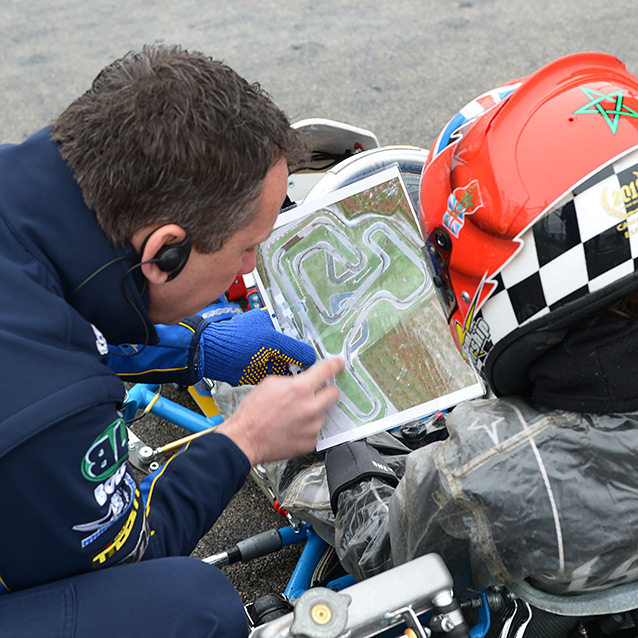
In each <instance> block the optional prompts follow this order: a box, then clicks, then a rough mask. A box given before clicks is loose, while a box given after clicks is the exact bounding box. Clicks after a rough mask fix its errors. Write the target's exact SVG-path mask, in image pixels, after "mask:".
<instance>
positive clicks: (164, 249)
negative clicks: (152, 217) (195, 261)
mask: <svg viewBox="0 0 638 638" xmlns="http://www.w3.org/2000/svg"><path fill="white" fill-rule="evenodd" d="M138 233H139V235H138ZM138 233H136V236H137V237H135V238H134V240H133V242H132V243H133V245H134V246H135V243H136V242H135V239H137V240H138V243H140V247H139V252H140V263H141V267H140V269H141V271H142V274H143V275H144V277H146V279H147V280H148V281H149V283H153V284H163V283H165V282H166V281H170V280H171V279H173V278H174V277H175V276H176V275H177V274H178V273H179V272H180V271H181V269H182V268H183V267H184V265H185V264H186V261H187V260H188V256H189V254H190V237H189V235H188V232H187V231H186V229H184V228H182V227H181V226H179V225H178V224H164V225H163V226H158V227H156V228H154V229H150V232H149V230H148V229H141V230H140V231H138ZM143 233H145V234H144V238H143V239H142V240H141V242H140V241H139V240H140V238H141V236H142V234H143Z"/></svg>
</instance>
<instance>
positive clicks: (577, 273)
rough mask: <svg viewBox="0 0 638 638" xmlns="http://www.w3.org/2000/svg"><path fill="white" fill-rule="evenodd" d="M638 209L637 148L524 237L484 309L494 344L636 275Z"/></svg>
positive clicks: (564, 201) (565, 200)
mask: <svg viewBox="0 0 638 638" xmlns="http://www.w3.org/2000/svg"><path fill="white" fill-rule="evenodd" d="M623 187H624V188H623ZM634 193H635V194H636V197H634V196H633V194H634ZM623 194H625V197H623ZM637 212H638V150H634V151H632V152H630V153H628V154H626V155H624V156H623V157H622V158H620V159H618V160H616V161H615V162H613V163H611V164H609V165H607V166H605V167H604V168H602V169H601V170H599V171H598V172H597V173H595V174H594V175H592V176H591V177H589V178H588V179H586V180H585V181H584V182H582V183H581V184H579V185H578V186H577V187H576V188H574V189H573V191H571V192H570V193H569V194H568V195H567V196H566V197H564V198H562V200H561V201H560V203H559V204H557V205H556V206H554V207H553V208H552V209H551V211H550V212H549V213H548V214H545V215H544V216H543V217H542V218H541V219H540V220H539V221H537V222H536V223H535V224H534V225H533V226H532V227H531V228H529V229H528V230H526V231H525V232H524V233H523V234H522V235H521V236H520V237H518V238H517V239H519V240H520V241H521V242H522V247H521V249H520V250H519V252H518V253H517V254H516V255H515V256H514V257H513V258H512V259H511V260H510V261H509V262H508V263H507V264H506V265H505V266H504V267H503V268H502V269H501V271H500V272H499V273H498V274H497V275H495V276H494V277H491V278H490V281H494V282H495V283H496V284H497V288H496V289H495V290H494V292H493V293H492V294H491V295H490V297H489V298H488V299H487V301H486V302H485V304H484V305H483V307H482V309H481V313H480V314H481V316H482V317H483V318H484V319H485V320H486V321H487V322H488V324H489V326H490V333H491V341H492V343H497V342H498V341H500V340H501V339H502V338H503V337H505V336H506V335H508V334H510V333H511V332H513V331H514V330H515V329H516V328H518V327H519V326H521V325H523V324H525V323H526V322H528V321H530V320H532V319H537V318H539V317H541V316H542V315H543V314H546V313H548V312H550V311H552V310H554V309H555V308H558V307H560V306H562V305H564V304H566V303H568V302H570V301H573V300H574V299H578V298H580V297H583V296H584V295H586V294H588V293H590V292H595V291H596V290H600V289H601V288H604V287H605V286H607V285H609V284H611V283H613V282H614V281H617V280H618V279H621V278H622V277H625V276H627V275H630V274H631V273H633V272H634V271H635V270H636V269H637V268H638V214H636V213H637Z"/></svg>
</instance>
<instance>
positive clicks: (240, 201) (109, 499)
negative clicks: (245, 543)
mask: <svg viewBox="0 0 638 638" xmlns="http://www.w3.org/2000/svg"><path fill="white" fill-rule="evenodd" d="M299 148H300V145H299V140H298V139H297V134H296V133H295V131H294V130H293V129H292V128H291V127H290V124H289V122H288V120H287V118H286V116H285V115H284V114H283V113H282V112H281V111H280V110H279V109H278V108H277V107H276V106H275V105H274V104H273V102H272V101H271V100H270V98H269V97H268V96H267V95H266V94H265V93H264V91H263V90H261V88H260V87H259V86H257V85H250V84H248V83H247V82H246V81H245V80H243V79H242V78H240V77H239V76H238V75H237V74H236V73H235V72H234V71H232V70H231V69H230V68H228V67H227V66H225V65H224V64H222V63H220V62H217V61H214V60H212V59H210V58H208V57H206V56H204V55H202V54H200V53H194V52H187V51H184V50H182V49H181V48H179V47H165V46H158V47H145V48H144V49H143V50H142V51H141V52H139V53H130V54H127V55H126V56H124V57H123V58H121V59H120V60H116V61H115V62H113V63H112V64H111V65H109V66H108V67H107V68H105V69H104V70H103V71H102V72H101V73H100V74H99V75H98V77H97V78H96V79H95V81H94V83H93V86H92V87H91V89H90V90H89V91H87V92H86V93H85V94H84V95H83V96H81V97H80V98H78V99H77V100H76V101H75V102H73V103H72V104H71V105H70V106H69V107H68V108H67V109H66V110H65V111H64V113H62V114H61V115H60V116H59V117H58V118H57V119H56V120H55V121H54V122H53V123H52V125H51V127H50V128H45V129H44V130H42V131H40V132H39V133H37V134H35V135H34V136H33V137H31V138H29V139H28V140H26V141H25V142H23V143H22V144H19V145H7V146H3V147H0V245H1V247H0V265H1V267H2V272H3V276H2V280H1V282H0V290H1V291H2V298H3V304H2V310H0V352H2V362H3V370H4V371H5V373H4V374H3V376H2V387H3V401H2V407H1V408H0V457H1V461H0V480H1V481H2V485H3V489H2V493H1V495H0V512H1V513H2V521H3V524H2V526H0V590H1V592H2V595H0V617H1V618H2V625H1V629H0V633H5V632H6V633H7V634H9V635H12V636H35V635H38V636H45V635H46V636H76V635H77V636H85V635H91V636H96V637H97V636H115V635H119V636H124V635H131V636H133V635H135V636H140V635H157V636H184V635H188V636H198V635H207V636H208V635H210V636H229V637H231V636H232V637H233V638H236V637H238V636H242V635H246V634H247V624H246V619H245V615H244V612H243V608H242V605H241V602H240V600H239V597H238V596H237V594H236V593H235V592H234V590H233V589H232V587H231V586H230V584H229V583H228V581H227V580H226V579H225V578H224V576H223V575H222V574H221V573H220V572H219V571H218V570H217V569H215V568H212V567H210V566H208V565H206V564H204V563H202V562H200V561H196V560H194V559H190V558H187V556H188V555H189V554H190V553H191V551H192V550H193V548H194V547H195V545H196V543H197V542H198V540H199V538H200V537H201V536H202V535H203V534H204V533H205V532H206V531H207V530H208V529H209V528H210V527H211V525H212V524H213V523H214V521H215V520H216V518H217V517H218V515H219V514H220V513H221V511H222V510H223V509H224V507H225V506H226V504H227V503H228V501H229V500H230V498H231V497H232V496H233V495H234V494H235V493H236V491H237V490H238V489H239V488H240V486H241V485H242V484H243V482H244V480H245V478H246V475H247V473H248V471H249V470H250V467H251V465H253V464H256V463H260V462H263V461H268V460H274V459H280V458H285V457H288V456H294V455H296V454H300V453H303V452H307V451H309V450H311V449H313V448H314V446H315V444H316V438H317V435H318V432H319V429H320V427H321V425H322V423H323V419H324V412H325V409H326V408H327V407H328V406H329V405H331V404H332V403H334V402H335V401H336V399H337V391H336V389H335V388H334V387H332V386H329V385H328V386H327V385H326V381H328V380H329V379H330V377H332V376H333V375H334V374H336V373H337V372H338V371H339V370H340V369H341V366H342V363H341V362H340V361H339V360H333V361H327V362H322V363H318V364H316V365H314V366H312V364H313V363H314V362H315V355H314V352H313V351H312V348H310V347H309V346H308V345H306V344H304V343H301V342H298V341H295V340H294V339H290V338H288V337H286V336H284V335H282V334H279V333H278V332H276V331H275V330H274V328H273V327H272V324H271V323H270V320H269V317H268V315H267V313H265V312H263V311H261V310H257V311H250V312H247V313H244V314H239V315H237V316H235V317H234V318H232V319H229V320H226V321H220V322H212V323H211V322H209V321H207V320H205V319H204V318H203V316H201V315H198V314H194V313H198V312H200V311H201V310H202V309H203V308H205V307H206V306H207V305H208V304H210V303H211V302H213V301H215V300H216V299H217V298H218V297H220V295H222V294H223V293H224V292H225V291H226V290H227V288H228V287H229V286H230V284H232V282H233V281H234V279H235V278H236V277H237V276H238V275H241V274H244V273H247V272H250V271H251V270H252V269H253V268H254V263H255V251H256V248H257V246H258V244H259V243H260V242H261V241H263V240H264V239H265V238H266V237H267V236H268V234H269V233H270V230H271V229H272V226H273V224H274V222H275V220H276V218H277V215H278V212H279V209H280V207H281V205H282V202H283V200H284V198H285V194H286V189H287V182H288V166H289V164H290V163H292V162H294V161H295V160H296V157H297V154H298V152H299ZM185 317H186V318H185ZM293 363H294V364H296V365H298V366H300V367H309V366H312V368H311V369H309V370H306V371H304V372H303V373H302V374H300V375H298V376H296V377H291V376H284V375H288V374H289V367H288V366H289V364H293ZM118 374H119V377H120V378H118ZM267 375H269V376H268V378H266V379H264V380H263V383H260V385H259V386H258V387H257V388H255V389H254V390H253V391H252V392H250V393H249V394H248V395H247V396H246V398H245V399H244V401H243V402H242V404H241V406H240V408H239V409H238V410H237V411H236V412H235V414H234V415H233V416H232V417H231V418H229V419H228V420H227V421H226V422H225V423H224V424H222V425H221V426H220V427H219V428H218V430H217V431H216V432H215V433H213V434H210V435H207V436H203V437H200V438H198V439H196V440H194V441H192V442H191V443H190V444H189V445H188V446H187V448H186V449H184V450H182V451H180V452H179V453H178V454H176V455H175V456H174V457H173V458H172V459H170V461H169V462H168V463H167V464H166V465H165V466H164V468H163V470H162V471H161V472H160V473H158V475H157V476H155V477H154V478H153V481H152V484H149V485H146V486H145V487H146V490H145V493H146V492H148V493H149V496H148V498H146V499H145V500H144V498H143V496H142V493H141V491H140V488H139V486H138V485H137V483H136V481H135V478H134V476H133V475H132V473H131V471H130V468H129V467H128V465H127V462H126V458H127V454H128V448H127V432H126V424H125V422H124V418H123V414H122V406H123V402H124V400H125V390H124V386H123V384H122V381H121V379H124V380H135V381H138V380H139V381H146V382H152V383H162V382H175V383H179V384H183V385H190V384H192V383H195V382H196V381H198V380H199V379H201V378H202V377H208V378H214V379H219V380H222V381H227V382H229V383H232V384H235V385H237V384H244V383H256V382H258V381H260V380H261V379H263V378H264V377H265V376H267ZM272 375H278V376H272ZM151 559H157V560H151ZM126 563H129V564H126ZM111 567H115V568H114V569H105V568H111Z"/></svg>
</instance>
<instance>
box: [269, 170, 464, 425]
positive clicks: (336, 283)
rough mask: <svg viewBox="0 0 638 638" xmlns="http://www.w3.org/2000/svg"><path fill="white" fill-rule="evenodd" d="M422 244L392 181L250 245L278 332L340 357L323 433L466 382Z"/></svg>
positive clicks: (399, 189) (322, 354) (372, 418)
mask: <svg viewBox="0 0 638 638" xmlns="http://www.w3.org/2000/svg"><path fill="white" fill-rule="evenodd" d="M422 243H423V241H422V239H421V237H420V233H419V231H418V229H417V225H416V222H415V220H414V215H413V213H412V211H411V209H410V204H409V201H408V197H407V195H406V193H405V190H404V188H403V185H402V183H401V181H400V180H399V178H393V179H391V180H389V181H385V182H382V183H380V184H378V185H376V186H373V187H371V188H368V189H367V190H364V191H363V192H359V193H356V194H354V195H351V196H348V197H347V198H345V199H342V200H341V201H338V202H336V203H334V204H332V205H329V206H327V207H325V208H321V209H319V210H315V211H314V212H311V214H309V215H308V216H305V217H303V218H302V219H300V220H297V221H294V222H292V223H290V224H285V225H283V226H280V227H277V228H275V230H274V231H273V232H272V234H271V235H270V237H269V238H268V239H267V240H266V241H265V242H264V243H263V244H262V245H261V246H260V249H259V251H258V256H257V271H258V273H259V277H260V278H261V280H262V284H263V287H264V290H265V291H267V295H266V296H267V298H269V299H270V300H271V304H272V309H273V310H274V312H275V314H276V317H277V320H278V322H279V325H280V328H281V330H282V331H283V332H285V333H287V334H290V335H291V336H295V337H297V338H301V339H303V340H304V341H306V342H307V343H310V344H311V345H313V346H314V348H315V349H316V351H317V352H318V353H319V357H320V358H325V357H329V356H332V355H339V356H341V357H343V359H344V360H345V361H346V371H345V372H344V373H342V374H340V375H339V378H338V382H337V385H338V388H339V390H340V401H339V404H338V406H337V407H338V411H340V412H341V413H342V414H341V415H335V414H334V413H333V414H332V415H330V416H329V421H328V424H327V428H328V431H327V432H326V433H325V435H326V436H330V434H331V432H330V430H331V429H332V428H334V432H338V431H341V430H342V429H343V425H342V424H341V423H339V421H340V420H341V419H342V418H344V415H345V418H346V419H347V420H348V421H350V422H351V423H353V424H354V425H355V426H360V425H363V424H368V423H370V422H371V421H375V420H378V419H381V418H383V417H385V416H387V415H390V414H393V413H396V412H400V411H402V410H405V409H407V408H410V407H412V406H415V405H419V404H421V403H425V402H426V401H428V400H430V399H431V398H434V397H437V396H441V395H443V394H449V393H451V392H453V391H455V390H457V389H460V388H462V387H466V386H468V385H471V384H473V383H476V380H475V377H474V375H473V373H472V371H471V369H470V368H469V367H468V366H467V365H466V364H465V363H464V362H463V360H462V358H461V357H460V355H459V354H458V352H457V351H456V349H455V348H454V346H453V345H452V342H451V338H449V339H448V337H449V332H448V327H447V325H446V323H445V319H444V317H443V313H442V311H441V308H440V305H439V302H438V300H437V299H436V294H435V289H434V287H433V285H432V283H431V280H430V278H429V276H428V275H427V271H426V269H425V263H424V257H423V254H422V252H421V245H422ZM348 427H350V428H351V427H352V425H349V426H348ZM324 430H325V428H324Z"/></svg>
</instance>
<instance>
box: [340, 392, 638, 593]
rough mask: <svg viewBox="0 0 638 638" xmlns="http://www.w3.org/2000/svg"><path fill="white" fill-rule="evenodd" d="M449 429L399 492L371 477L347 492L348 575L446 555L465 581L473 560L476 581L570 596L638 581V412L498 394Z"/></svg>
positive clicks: (466, 407)
mask: <svg viewBox="0 0 638 638" xmlns="http://www.w3.org/2000/svg"><path fill="white" fill-rule="evenodd" d="M447 426H448V430H449V433H450V438H449V439H447V440H446V441H443V442H437V443H433V444H431V445H428V446H427V447H424V448H421V449H419V450H416V451H414V452H412V453H411V454H410V455H409V456H408V458H407V462H406V468H405V474H404V477H403V480H402V481H401V482H400V484H399V486H398V487H397V489H396V491H394V493H392V494H389V492H392V490H391V489H390V488H388V487H384V486H381V487H379V486H376V487H375V485H374V484H373V483H371V484H370V485H369V486H365V485H360V486H359V487H358V488H356V489H355V490H350V491H349V492H344V494H343V495H342V496H341V497H340V500H339V511H338V515H337V532H336V542H337V546H338V553H339V555H340V556H341V558H342V562H343V563H344V565H345V566H346V568H347V569H348V570H349V571H351V572H352V573H354V574H356V575H357V576H359V577H361V576H368V575H371V574H372V573H375V572H376V571H377V570H378V569H379V568H380V566H382V567H383V568H386V567H389V566H390V565H391V564H396V563H402V562H405V561H407V560H409V559H411V558H413V557H415V556H419V555H421V554H425V553H427V552H437V553H439V554H440V555H441V556H442V557H443V559H444V560H445V562H446V563H447V565H448V567H449V568H450V570H451V572H452V574H453V575H454V576H455V578H456V579H457V580H458V581H461V580H462V579H463V576H464V573H465V572H466V571H467V567H468V565H471V573H472V577H473V585H474V586H476V587H485V586H487V585H496V584H506V583H511V582H517V581H520V580H522V579H524V578H529V579H530V580H531V582H532V583H533V584H535V585H536V586H537V587H539V588H541V589H544V590H547V591H550V592H553V593H565V592H577V591H586V590H589V591H592V590H596V589H600V588H604V587H608V586H611V585H614V584H618V583H621V582H626V581H629V580H634V579H635V578H636V576H638V570H637V568H638V551H637V548H638V528H637V526H636V525H635V524H634V521H636V517H637V516H638V472H637V471H636V467H638V465H637V461H638V452H637V450H638V428H637V426H638V415H637V414H635V413H634V414H627V415H591V414H589V415H587V414H576V413H573V412H565V411H558V410H556V411H539V410H536V409H534V408H532V407H530V406H529V405H528V404H527V403H525V402H524V401H522V400H512V399H491V400H481V401H472V402H469V403H465V404H462V405H459V406H457V408H455V410H454V411H453V412H452V414H451V415H450V417H449V419H448V422H447ZM375 490H376V491H377V492H378V496H379V497H380V498H381V499H382V500H383V501H384V503H383V504H381V503H379V501H378V500H376V497H375V496H374V495H373V494H372V492H374V491H375ZM375 501H376V503H375ZM386 507H387V515H385V516H384V515H383V513H382V512H383V510H384V509H385V508H386ZM388 545H389V547H388Z"/></svg>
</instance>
